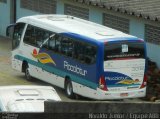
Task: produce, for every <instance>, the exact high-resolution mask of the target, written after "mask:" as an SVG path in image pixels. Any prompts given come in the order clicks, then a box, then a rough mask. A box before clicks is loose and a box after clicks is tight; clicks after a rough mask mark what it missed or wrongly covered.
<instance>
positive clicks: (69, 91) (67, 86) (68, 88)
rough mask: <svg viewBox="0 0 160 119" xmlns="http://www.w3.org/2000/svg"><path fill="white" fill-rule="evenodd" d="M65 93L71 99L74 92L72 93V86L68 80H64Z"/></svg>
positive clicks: (73, 96)
mask: <svg viewBox="0 0 160 119" xmlns="http://www.w3.org/2000/svg"><path fill="white" fill-rule="evenodd" d="M65 93H66V95H67V97H69V98H71V99H73V98H75V94H74V93H73V86H72V82H71V81H70V80H66V81H65Z"/></svg>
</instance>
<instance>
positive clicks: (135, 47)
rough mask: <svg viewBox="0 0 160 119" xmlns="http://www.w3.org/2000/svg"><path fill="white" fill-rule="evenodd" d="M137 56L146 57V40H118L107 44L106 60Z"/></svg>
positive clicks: (105, 50)
mask: <svg viewBox="0 0 160 119" xmlns="http://www.w3.org/2000/svg"><path fill="white" fill-rule="evenodd" d="M137 58H145V52H144V42H118V43H107V44H106V45H105V49H104V61H108V60H117V59H137Z"/></svg>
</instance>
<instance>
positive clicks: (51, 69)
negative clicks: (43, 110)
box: [14, 55, 98, 89]
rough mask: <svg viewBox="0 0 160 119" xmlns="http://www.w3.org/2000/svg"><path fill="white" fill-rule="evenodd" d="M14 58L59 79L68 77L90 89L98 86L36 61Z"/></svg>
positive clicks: (20, 57) (18, 56)
mask: <svg viewBox="0 0 160 119" xmlns="http://www.w3.org/2000/svg"><path fill="white" fill-rule="evenodd" d="M14 58H15V59H18V60H21V61H27V62H28V63H29V64H31V65H34V66H37V67H39V68H42V69H43V70H45V71H47V72H50V73H54V74H55V75H58V76H61V77H65V76H70V78H71V80H72V81H74V82H76V83H79V84H82V85H85V86H87V87H90V88H92V89H96V88H97V87H98V84H96V83H93V82H90V81H88V80H86V79H83V78H80V77H77V76H75V75H72V74H70V73H67V72H65V71H62V70H59V69H56V68H54V67H51V66H47V65H44V64H42V63H40V62H36V61H34V60H31V59H28V58H26V57H23V56H20V55H15V57H14Z"/></svg>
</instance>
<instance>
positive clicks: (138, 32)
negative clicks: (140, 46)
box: [0, 0, 160, 67]
mask: <svg viewBox="0 0 160 119" xmlns="http://www.w3.org/2000/svg"><path fill="white" fill-rule="evenodd" d="M9 1H10V0H8V4H3V3H0V14H1V15H2V17H0V35H4V34H5V30H4V29H5V28H6V26H7V25H8V24H9V23H10V20H9V19H10V10H9V8H10V5H9ZM65 4H70V5H74V6H77V7H83V8H85V9H89V20H90V21H93V22H96V23H99V24H103V13H107V14H111V15H114V16H118V17H122V18H125V19H129V33H130V34H131V35H135V36H137V37H139V38H142V39H145V24H148V23H149V24H151V25H152V24H153V25H155V26H160V23H155V22H152V21H149V20H145V19H143V18H138V17H135V16H130V15H126V14H122V13H118V12H114V11H111V10H106V9H104V8H98V7H95V6H91V5H86V4H81V3H77V2H70V1H68V0H57V7H56V13H57V14H64V13H65V11H64V10H65ZM3 11H7V13H8V14H3V13H2V12H3ZM34 14H41V13H40V12H35V11H32V10H27V9H24V8H21V7H20V0H17V19H18V18H20V17H23V16H27V15H34ZM159 52H160V45H158V44H153V43H147V55H148V57H149V58H150V59H151V60H153V61H156V62H157V64H158V66H159V67H160V61H159V59H160V55H159Z"/></svg>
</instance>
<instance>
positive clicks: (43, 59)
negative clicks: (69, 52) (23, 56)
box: [32, 49, 56, 65]
mask: <svg viewBox="0 0 160 119" xmlns="http://www.w3.org/2000/svg"><path fill="white" fill-rule="evenodd" d="M32 56H33V57H34V58H36V59H38V61H39V62H41V63H42V64H47V63H52V64H54V65H56V63H55V62H54V60H53V59H52V58H51V57H50V56H49V55H48V54H47V53H37V50H36V49H34V50H33V53H32Z"/></svg>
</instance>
